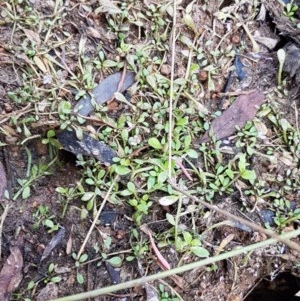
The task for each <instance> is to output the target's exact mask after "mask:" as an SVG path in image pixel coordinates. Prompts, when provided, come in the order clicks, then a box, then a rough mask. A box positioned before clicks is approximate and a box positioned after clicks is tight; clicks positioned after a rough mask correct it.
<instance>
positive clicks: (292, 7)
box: [283, 2, 298, 21]
mask: <svg viewBox="0 0 300 301" xmlns="http://www.w3.org/2000/svg"><path fill="white" fill-rule="evenodd" d="M297 11H298V5H296V4H293V3H292V2H291V3H287V4H286V5H285V7H284V11H283V13H284V14H285V15H286V16H287V17H289V19H290V20H291V21H295V17H294V16H295V14H296V12H297Z"/></svg>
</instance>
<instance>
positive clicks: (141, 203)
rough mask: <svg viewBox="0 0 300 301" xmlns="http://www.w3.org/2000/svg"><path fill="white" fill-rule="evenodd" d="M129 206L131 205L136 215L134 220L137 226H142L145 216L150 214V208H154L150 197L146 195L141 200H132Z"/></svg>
mask: <svg viewBox="0 0 300 301" xmlns="http://www.w3.org/2000/svg"><path fill="white" fill-rule="evenodd" d="M128 204H129V205H131V206H132V207H133V208H134V210H135V213H134V214H133V216H132V217H133V219H134V221H135V222H136V224H137V225H140V224H141V221H142V218H143V216H145V215H147V214H148V210H149V208H150V207H151V206H152V204H153V202H152V201H150V200H149V195H148V194H144V195H143V196H142V197H141V198H138V199H135V198H134V199H130V200H129V201H128Z"/></svg>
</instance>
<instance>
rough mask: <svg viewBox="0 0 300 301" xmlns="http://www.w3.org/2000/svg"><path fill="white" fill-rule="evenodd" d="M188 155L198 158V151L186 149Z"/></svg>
mask: <svg viewBox="0 0 300 301" xmlns="http://www.w3.org/2000/svg"><path fill="white" fill-rule="evenodd" d="M186 153H187V155H188V156H189V157H191V158H193V159H197V158H198V153H197V152H196V151H195V150H194V149H188V150H187V151H186Z"/></svg>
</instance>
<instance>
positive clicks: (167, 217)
mask: <svg viewBox="0 0 300 301" xmlns="http://www.w3.org/2000/svg"><path fill="white" fill-rule="evenodd" d="M166 219H167V221H168V222H169V223H170V224H171V225H172V226H175V224H176V222H175V218H174V216H173V215H172V214H170V213H167V214H166Z"/></svg>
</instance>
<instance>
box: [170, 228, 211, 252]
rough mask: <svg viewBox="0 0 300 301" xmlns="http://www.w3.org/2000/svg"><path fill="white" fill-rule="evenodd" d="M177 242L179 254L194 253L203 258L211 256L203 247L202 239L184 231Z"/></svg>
mask: <svg viewBox="0 0 300 301" xmlns="http://www.w3.org/2000/svg"><path fill="white" fill-rule="evenodd" d="M175 242H176V243H175V245H176V249H177V251H178V252H181V253H182V252H184V253H192V254H194V255H196V256H198V257H201V258H203V257H208V256H209V252H208V251H207V250H206V249H205V248H203V247H202V246H201V240H200V238H199V237H197V236H195V235H192V234H191V233H190V232H188V231H182V233H181V235H179V236H178V237H177V239H176V240H175Z"/></svg>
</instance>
